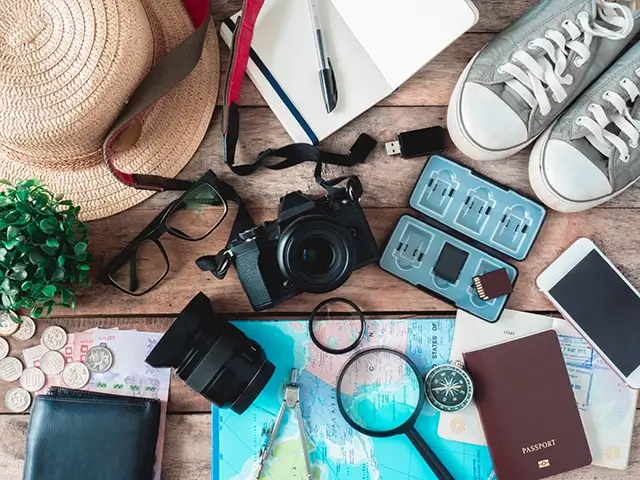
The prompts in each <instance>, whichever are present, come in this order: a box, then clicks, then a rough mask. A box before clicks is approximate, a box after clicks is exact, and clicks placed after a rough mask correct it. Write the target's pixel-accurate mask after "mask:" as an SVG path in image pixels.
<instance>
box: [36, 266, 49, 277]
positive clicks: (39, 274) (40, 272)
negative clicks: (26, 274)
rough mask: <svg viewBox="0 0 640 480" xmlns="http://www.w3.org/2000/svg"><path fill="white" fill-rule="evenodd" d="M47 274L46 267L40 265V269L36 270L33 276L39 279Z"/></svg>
mask: <svg viewBox="0 0 640 480" xmlns="http://www.w3.org/2000/svg"><path fill="white" fill-rule="evenodd" d="M46 275H47V272H46V271H45V269H44V268H43V267H38V269H37V270H36V273H35V274H34V275H33V276H34V277H35V278H37V279H41V278H44V277H45V276H46Z"/></svg>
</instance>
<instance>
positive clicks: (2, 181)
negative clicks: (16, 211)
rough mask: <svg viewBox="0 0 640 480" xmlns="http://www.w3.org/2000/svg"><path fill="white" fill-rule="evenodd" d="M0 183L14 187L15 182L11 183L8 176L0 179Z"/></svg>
mask: <svg viewBox="0 0 640 480" xmlns="http://www.w3.org/2000/svg"><path fill="white" fill-rule="evenodd" d="M0 185H9V186H11V187H13V183H11V182H10V181H9V180H7V179H6V178H3V179H0Z"/></svg>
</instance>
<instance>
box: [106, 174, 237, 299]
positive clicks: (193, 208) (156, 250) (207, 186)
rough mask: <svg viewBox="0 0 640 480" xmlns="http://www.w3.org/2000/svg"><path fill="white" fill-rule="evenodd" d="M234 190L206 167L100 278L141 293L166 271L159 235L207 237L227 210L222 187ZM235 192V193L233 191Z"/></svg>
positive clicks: (183, 238) (154, 284) (197, 238)
mask: <svg viewBox="0 0 640 480" xmlns="http://www.w3.org/2000/svg"><path fill="white" fill-rule="evenodd" d="M228 189H230V190H231V191H233V193H235V191H234V190H233V189H232V188H231V187H230V186H229V185H227V184H226V183H224V182H222V181H221V180H218V178H217V177H216V175H215V174H214V173H213V172H212V171H211V170H209V171H208V172H207V173H206V174H205V175H204V176H203V177H202V178H201V179H200V180H198V181H197V182H196V183H194V184H193V185H192V186H191V188H190V189H189V190H188V191H187V192H186V193H185V194H184V195H182V196H181V197H180V198H178V199H177V200H175V201H173V202H171V204H170V205H169V206H167V207H166V208H165V209H164V210H163V211H162V212H161V213H160V214H159V215H158V216H157V217H156V218H155V219H154V220H153V221H152V222H151V223H150V224H149V225H148V226H147V227H146V228H145V229H144V230H142V232H141V233H140V234H139V235H138V236H137V237H136V238H135V239H134V240H133V241H132V242H131V243H130V244H129V245H128V246H127V247H126V248H125V249H124V250H123V251H122V252H121V253H120V254H119V255H118V256H117V257H115V258H114V259H113V260H112V261H111V262H110V263H109V264H108V265H107V266H106V267H105V268H104V269H103V271H102V272H101V273H100V277H99V279H100V281H101V282H102V283H104V284H106V285H108V284H112V285H114V286H116V287H118V288H119V289H120V290H122V291H123V292H125V293H128V294H129V295H136V296H140V295H144V294H145V293H148V292H149V291H151V290H152V289H153V288H155V287H156V286H157V285H158V284H159V283H160V282H161V281H162V280H163V279H164V278H165V277H166V276H167V273H169V268H170V265H169V257H168V256H167V253H166V252H165V249H164V247H163V246H162V242H161V241H160V237H162V236H163V235H164V234H165V233H168V234H169V235H173V236H174V237H177V238H180V239H182V240H187V241H190V242H197V241H200V240H202V239H203V238H205V237H207V236H208V235H209V234H211V232H213V231H214V230H215V229H216V228H218V226H219V225H220V224H221V223H222V221H223V220H224V218H225V216H226V215H227V212H228V210H229V208H228V206H227V203H226V201H225V197H228V194H227V195H225V194H226V193H227V191H226V190H228ZM236 195H237V194H236Z"/></svg>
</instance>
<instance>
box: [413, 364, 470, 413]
mask: <svg viewBox="0 0 640 480" xmlns="http://www.w3.org/2000/svg"><path fill="white" fill-rule="evenodd" d="M424 389H425V393H426V397H427V400H428V401H429V403H430V404H431V405H432V406H433V408H435V409H436V410H440V411H441V412H448V413H454V412H459V411H460V410H462V409H463V408H465V407H466V406H467V405H469V403H470V402H471V398H472V397H473V382H472V381H471V377H470V376H469V374H468V373H467V371H466V370H465V369H464V368H463V367H462V362H453V363H450V364H444V365H438V366H436V367H433V368H432V369H431V370H429V373H427V377H426V378H425V379H424Z"/></svg>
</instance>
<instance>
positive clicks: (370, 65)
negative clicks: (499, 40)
mask: <svg viewBox="0 0 640 480" xmlns="http://www.w3.org/2000/svg"><path fill="white" fill-rule="evenodd" d="M317 3H318V9H319V13H320V22H321V24H322V30H323V33H324V36H325V43H326V45H327V50H328V55H329V57H330V59H331V63H332V64H333V68H334V72H335V76H336V83H337V86H338V105H337V107H336V109H335V110H334V111H333V112H331V113H330V114H328V113H327V111H326V109H325V105H324V100H323V96H322V91H321V89H320V82H319V79H318V66H317V61H316V54H315V48H314V42H313V30H312V27H311V21H310V14H309V8H308V5H307V0H265V2H264V6H263V8H262V11H261V12H260V15H259V17H258V21H257V24H256V28H255V31H254V37H253V42H252V44H251V46H252V50H253V51H252V57H251V59H250V60H249V65H248V68H247V73H248V76H249V77H250V78H251V80H252V81H253V83H254V84H255V85H256V87H257V88H258V90H259V91H260V93H261V94H262V96H263V97H264V98H265V100H266V101H267V103H268V104H269V106H270V107H271V108H272V110H273V111H274V113H275V114H276V116H277V117H278V119H279V120H280V121H281V122H282V124H283V125H284V127H285V128H286V130H287V132H289V135H291V138H292V139H293V140H294V141H295V142H311V143H317V142H319V141H320V140H322V139H324V138H326V137H328V136H329V135H331V134H332V133H333V132H335V131H336V130H338V129H340V128H341V127H342V126H344V125H346V124H347V123H348V122H350V121H351V120H353V119H354V118H356V117H357V116H359V115H360V114H362V113H363V112H365V111H366V110H368V109H369V108H371V107H372V106H374V105H375V104H376V103H378V102H379V101H380V100H382V99H384V98H385V97H387V96H389V95H390V94H391V93H393V92H394V90H396V89H397V88H398V87H399V86H400V85H402V84H403V83H404V82H405V81H407V80H408V79H409V78H410V77H411V76H413V75H414V74H415V73H416V72H417V71H418V70H419V69H420V68H422V67H423V66H424V65H425V64H426V63H428V62H429V61H431V60H432V59H433V58H434V57H435V56H436V55H438V54H439V53H440V52H442V50H444V49H445V48H446V47H447V46H449V45H450V44H451V43H452V42H453V41H454V40H456V39H457V38H458V37H460V36H461V35H462V34H463V33H464V32H466V31H467V30H468V29H469V28H471V27H472V26H473V25H474V24H475V23H476V21H477V20H478V11H477V9H476V8H475V6H474V5H473V3H472V2H471V1H470V0H446V1H442V0H319V1H318V2H317ZM240 13H241V12H239V13H238V14H236V15H234V16H233V17H231V19H228V20H227V21H225V22H224V23H223V25H222V28H221V35H222V39H223V40H224V41H225V42H226V43H227V45H230V44H231V40H232V30H231V28H233V26H234V24H235V20H237V18H238V16H239V15H240Z"/></svg>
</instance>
